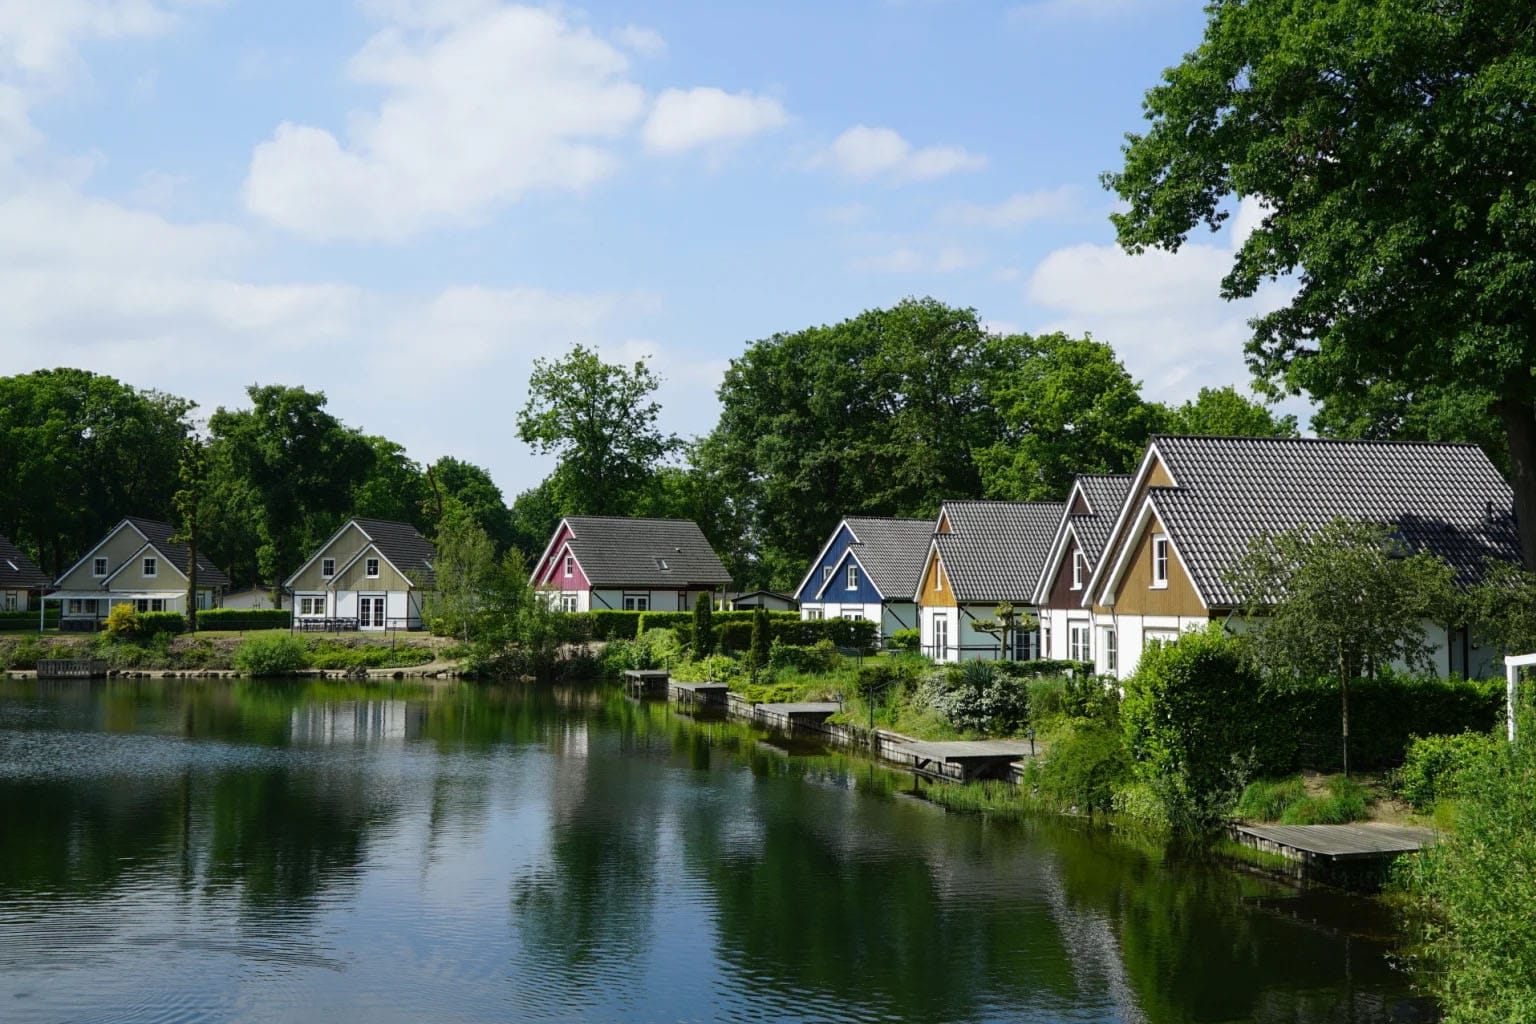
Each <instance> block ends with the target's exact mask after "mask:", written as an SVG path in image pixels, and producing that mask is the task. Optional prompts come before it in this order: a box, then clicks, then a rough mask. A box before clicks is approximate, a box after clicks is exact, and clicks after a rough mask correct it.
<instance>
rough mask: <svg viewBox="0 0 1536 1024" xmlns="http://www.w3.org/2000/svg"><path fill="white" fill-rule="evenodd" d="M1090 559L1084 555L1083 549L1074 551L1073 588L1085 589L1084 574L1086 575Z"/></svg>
mask: <svg viewBox="0 0 1536 1024" xmlns="http://www.w3.org/2000/svg"><path fill="white" fill-rule="evenodd" d="M1087 568H1088V559H1086V558H1084V557H1083V553H1082V552H1081V551H1074V552H1072V589H1073V590H1082V589H1083V576H1084V575H1086V571H1087Z"/></svg>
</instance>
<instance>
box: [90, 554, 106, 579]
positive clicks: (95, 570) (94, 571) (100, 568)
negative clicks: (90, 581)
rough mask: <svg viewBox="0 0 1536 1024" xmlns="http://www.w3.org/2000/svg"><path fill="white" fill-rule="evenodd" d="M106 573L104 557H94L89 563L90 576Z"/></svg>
mask: <svg viewBox="0 0 1536 1024" xmlns="http://www.w3.org/2000/svg"><path fill="white" fill-rule="evenodd" d="M106 574H107V560H106V559H105V558H98V559H96V560H95V561H93V562H92V563H91V575H92V576H98V577H99V576H105V575H106Z"/></svg>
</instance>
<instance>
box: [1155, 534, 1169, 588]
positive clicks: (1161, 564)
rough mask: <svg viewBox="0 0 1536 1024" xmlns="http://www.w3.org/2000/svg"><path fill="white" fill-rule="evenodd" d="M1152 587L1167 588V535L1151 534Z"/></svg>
mask: <svg viewBox="0 0 1536 1024" xmlns="http://www.w3.org/2000/svg"><path fill="white" fill-rule="evenodd" d="M1152 589H1153V590H1166V589H1168V535H1167V534H1166V533H1154V534H1153V535H1152Z"/></svg>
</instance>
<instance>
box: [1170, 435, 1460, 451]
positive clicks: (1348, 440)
mask: <svg viewBox="0 0 1536 1024" xmlns="http://www.w3.org/2000/svg"><path fill="white" fill-rule="evenodd" d="M1151 439H1152V440H1153V441H1254V442H1257V443H1261V444H1324V445H1391V446H1396V447H1401V448H1475V449H1477V450H1478V451H1482V448H1481V447H1480V446H1478V445H1477V444H1475V443H1473V442H1471V441H1409V440H1401V439H1394V440H1376V439H1373V438H1368V437H1253V436H1251V435H1245V434H1153V435H1152V438H1151Z"/></svg>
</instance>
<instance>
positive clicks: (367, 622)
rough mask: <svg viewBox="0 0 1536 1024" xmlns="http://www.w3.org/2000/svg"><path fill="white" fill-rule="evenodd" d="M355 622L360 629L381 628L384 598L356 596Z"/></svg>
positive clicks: (382, 626) (382, 624)
mask: <svg viewBox="0 0 1536 1024" xmlns="http://www.w3.org/2000/svg"><path fill="white" fill-rule="evenodd" d="M357 624H358V626H359V627H360V628H362V629H383V628H384V599H383V598H382V597H360V598H358V599H357Z"/></svg>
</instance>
